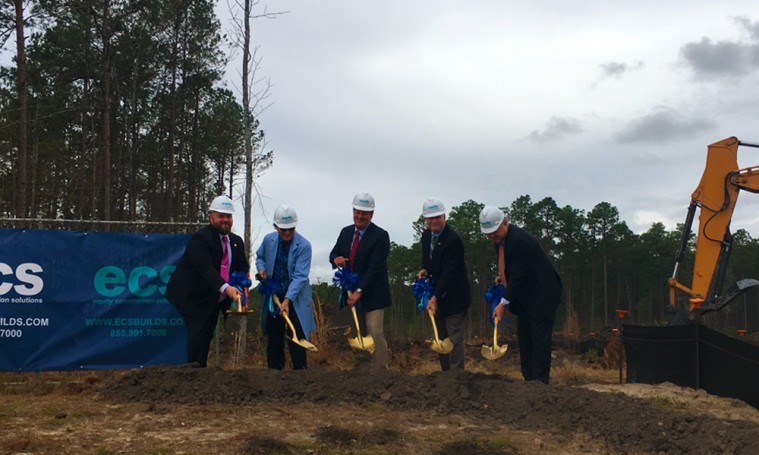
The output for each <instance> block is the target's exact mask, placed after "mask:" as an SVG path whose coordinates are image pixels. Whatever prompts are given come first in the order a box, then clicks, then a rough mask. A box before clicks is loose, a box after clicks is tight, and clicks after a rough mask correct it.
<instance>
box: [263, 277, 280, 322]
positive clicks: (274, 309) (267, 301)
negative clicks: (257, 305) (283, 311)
mask: <svg viewBox="0 0 759 455" xmlns="http://www.w3.org/2000/svg"><path fill="white" fill-rule="evenodd" d="M280 292H282V287H281V286H280V285H279V283H275V282H274V281H271V282H270V281H268V280H266V281H262V282H261V283H259V284H258V293H259V294H261V297H263V300H264V301H263V306H264V307H266V308H267V309H268V310H269V314H270V315H271V316H272V317H276V316H277V315H278V314H279V305H275V304H274V299H273V298H272V296H273V295H275V294H279V293H280Z"/></svg>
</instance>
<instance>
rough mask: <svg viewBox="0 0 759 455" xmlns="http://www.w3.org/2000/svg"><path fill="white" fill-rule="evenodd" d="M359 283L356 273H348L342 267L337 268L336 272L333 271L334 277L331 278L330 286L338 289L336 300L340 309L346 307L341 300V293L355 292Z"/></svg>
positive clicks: (342, 299)
mask: <svg viewBox="0 0 759 455" xmlns="http://www.w3.org/2000/svg"><path fill="white" fill-rule="evenodd" d="M359 281H360V280H359V278H358V273H356V272H349V271H348V270H346V269H344V268H342V267H338V268H337V270H335V276H334V277H333V278H332V284H334V285H335V286H337V287H338V288H340V296H339V297H338V298H337V301H338V303H340V309H343V308H345V306H346V303H345V300H344V298H343V294H344V292H343V291H346V292H353V291H355V290H356V289H358V283H359Z"/></svg>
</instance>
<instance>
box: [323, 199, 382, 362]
mask: <svg viewBox="0 0 759 455" xmlns="http://www.w3.org/2000/svg"><path fill="white" fill-rule="evenodd" d="M373 216H374V197H373V196H372V195H371V194H369V193H358V194H356V196H355V197H354V198H353V224H352V225H350V226H346V227H344V228H343V229H342V230H341V231H340V235H339V236H338V237H337V242H336V243H335V246H334V248H332V251H331V252H330V253H329V262H330V264H332V267H333V268H335V267H342V268H345V269H346V270H350V271H352V272H355V273H356V274H358V277H359V284H358V288H357V289H356V290H355V291H354V292H353V293H352V294H351V295H350V296H348V297H347V303H348V305H350V306H354V305H356V311H357V313H358V317H359V325H360V326H361V330H362V335H363V330H366V333H367V334H368V335H371V336H372V338H374V345H375V349H374V354H373V355H372V369H373V370H375V371H378V370H380V371H381V370H386V369H387V341H386V340H385V334H384V331H383V325H384V317H385V308H387V307H389V306H390V305H391V300H390V281H389V280H388V277H387V256H388V254H390V236H389V235H388V234H387V231H385V230H384V229H382V228H381V227H379V226H377V225H376V224H374V223H372V217H373Z"/></svg>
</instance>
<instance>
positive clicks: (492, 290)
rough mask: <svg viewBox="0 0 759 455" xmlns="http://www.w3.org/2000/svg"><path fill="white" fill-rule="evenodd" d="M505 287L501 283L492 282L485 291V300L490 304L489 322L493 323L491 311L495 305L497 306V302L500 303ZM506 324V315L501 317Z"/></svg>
mask: <svg viewBox="0 0 759 455" xmlns="http://www.w3.org/2000/svg"><path fill="white" fill-rule="evenodd" d="M504 290H505V288H504V287H503V285H502V284H493V285H491V286H490V287H489V288H488V290H487V291H486V292H485V301H487V302H488V303H489V304H490V322H492V323H493V324H495V320H494V319H493V312H494V311H495V307H497V306H498V304H499V303H501V299H502V298H503V291H504ZM501 320H502V321H504V322H505V323H506V324H508V323H509V318H508V317H507V316H504V317H503V319H501Z"/></svg>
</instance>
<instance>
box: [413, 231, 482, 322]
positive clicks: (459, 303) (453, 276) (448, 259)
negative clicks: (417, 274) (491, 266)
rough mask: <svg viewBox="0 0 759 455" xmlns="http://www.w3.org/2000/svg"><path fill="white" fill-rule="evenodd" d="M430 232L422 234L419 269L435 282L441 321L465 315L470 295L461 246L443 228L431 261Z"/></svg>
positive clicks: (453, 236)
mask: <svg viewBox="0 0 759 455" xmlns="http://www.w3.org/2000/svg"><path fill="white" fill-rule="evenodd" d="M431 239H432V231H430V230H429V229H425V230H424V232H422V240H421V242H422V268H423V269H425V270H427V273H428V274H429V276H430V277H431V278H432V280H433V281H434V282H435V297H436V298H437V302H438V312H439V314H440V316H441V317H447V316H451V315H454V314H458V313H461V312H463V311H465V310H466V309H467V308H469V306H470V305H471V303H472V291H471V288H470V286H469V275H468V273H467V270H466V261H465V260H464V242H463V241H462V240H461V237H459V235H458V234H457V233H456V231H454V230H453V229H452V228H451V227H449V226H448V223H446V224H445V226H444V227H443V230H442V231H440V235H439V236H438V238H437V242H436V243H435V248H434V249H433V250H432V257H430V240H431Z"/></svg>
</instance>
